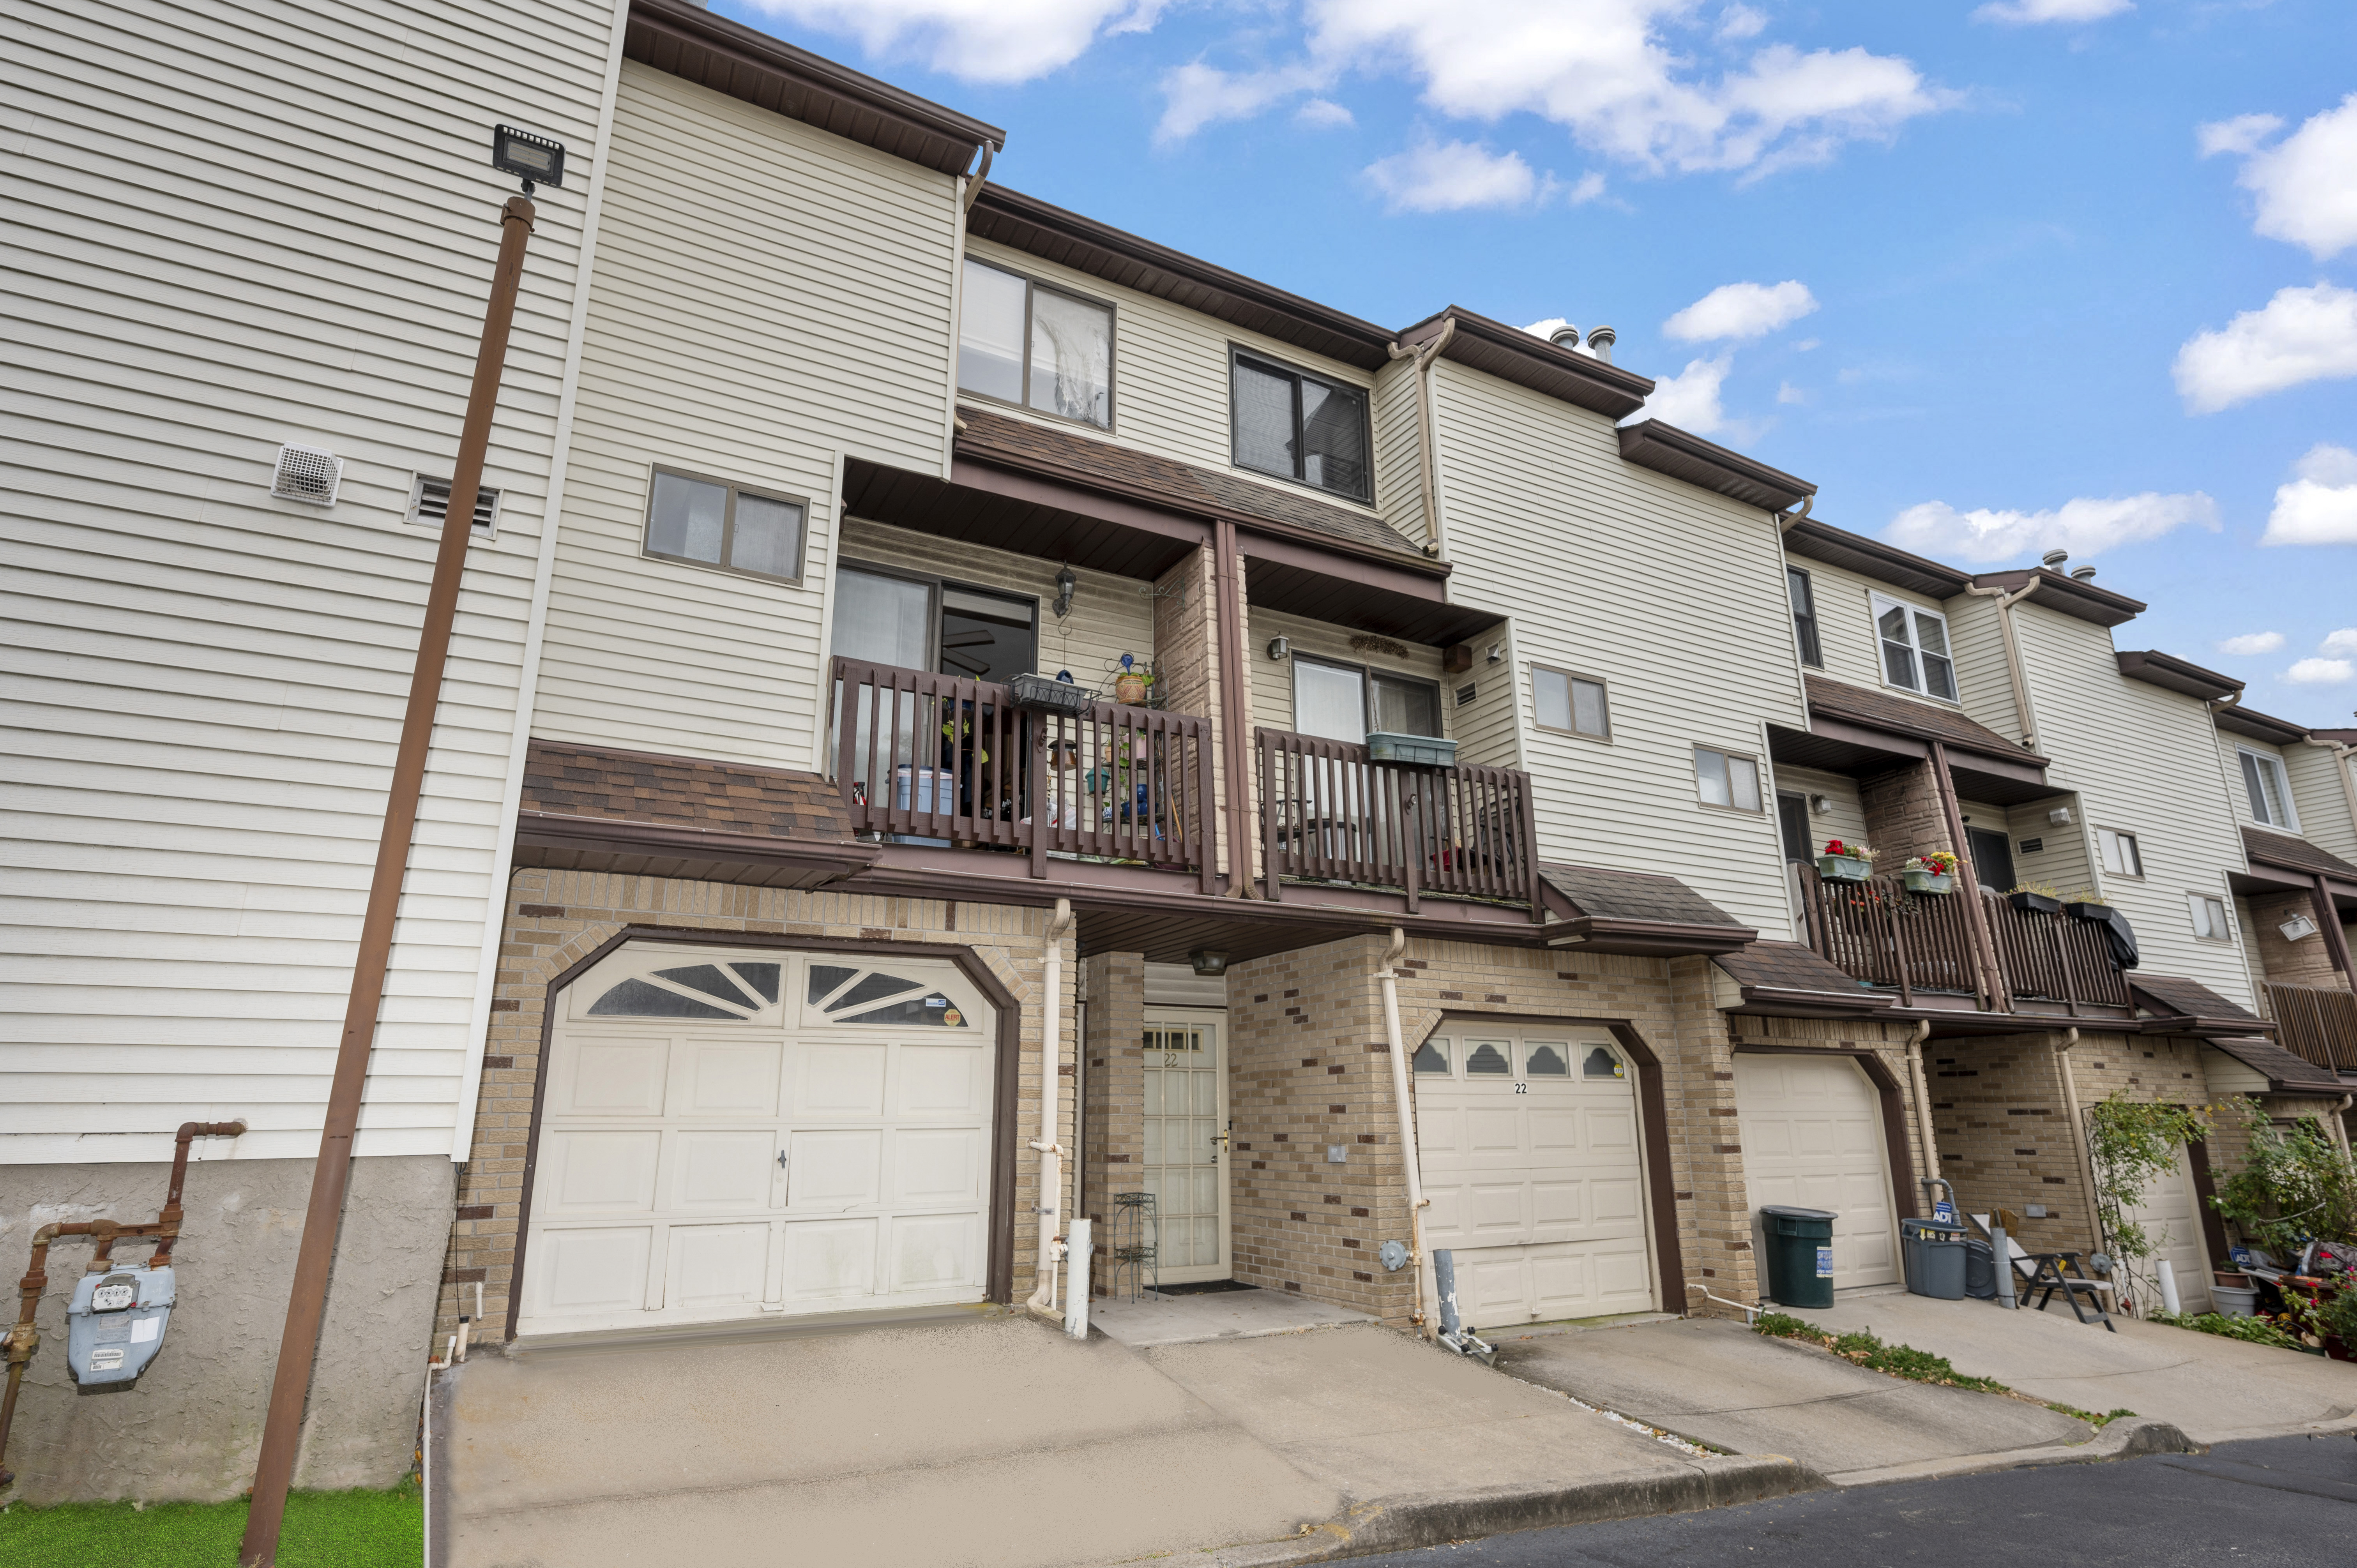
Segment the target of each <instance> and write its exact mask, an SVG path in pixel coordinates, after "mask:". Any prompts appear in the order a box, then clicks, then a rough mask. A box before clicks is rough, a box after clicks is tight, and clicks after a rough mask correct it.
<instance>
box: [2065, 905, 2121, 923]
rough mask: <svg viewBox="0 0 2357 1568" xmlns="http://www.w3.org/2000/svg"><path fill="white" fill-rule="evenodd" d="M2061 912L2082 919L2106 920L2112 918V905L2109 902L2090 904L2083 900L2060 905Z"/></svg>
mask: <svg viewBox="0 0 2357 1568" xmlns="http://www.w3.org/2000/svg"><path fill="white" fill-rule="evenodd" d="M2062 912H2063V913H2064V914H2066V915H2073V916H2076V917H2077V918H2080V919H2082V920H2096V921H2102V920H2108V919H2110V918H2112V907H2111V906H2110V905H2109V904H2090V903H2085V902H2082V903H2077V904H2065V905H2063V906H2062Z"/></svg>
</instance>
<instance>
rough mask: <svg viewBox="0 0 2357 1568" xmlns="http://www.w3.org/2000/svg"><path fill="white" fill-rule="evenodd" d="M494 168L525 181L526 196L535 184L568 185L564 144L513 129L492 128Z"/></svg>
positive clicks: (508, 126)
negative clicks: (566, 181)
mask: <svg viewBox="0 0 2357 1568" xmlns="http://www.w3.org/2000/svg"><path fill="white" fill-rule="evenodd" d="M491 166H492V167H493V168H495V169H498V170H499V171H500V173H501V174H511V175H513V176H515V177H517V178H518V179H520V180H522V181H523V193H524V194H525V195H526V196H530V195H531V194H532V188H533V185H534V184H540V185H554V186H559V187H561V186H563V185H564V184H565V144H564V143H562V142H553V141H550V140H549V139H548V138H547V137H546V136H535V135H533V134H532V133H531V132H530V131H519V130H517V129H516V128H515V127H514V126H513V125H495V126H493V127H492V128H491Z"/></svg>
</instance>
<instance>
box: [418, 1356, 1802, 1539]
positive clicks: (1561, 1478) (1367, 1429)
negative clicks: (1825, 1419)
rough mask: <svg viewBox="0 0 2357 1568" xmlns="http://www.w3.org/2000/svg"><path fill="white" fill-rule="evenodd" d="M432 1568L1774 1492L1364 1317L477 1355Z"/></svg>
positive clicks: (1240, 1525) (1261, 1530)
mask: <svg viewBox="0 0 2357 1568" xmlns="http://www.w3.org/2000/svg"><path fill="white" fill-rule="evenodd" d="M440 1405H441V1409H440V1413H439V1416H438V1419H437V1421H436V1472H437V1473H436V1487H435V1496H436V1509H437V1510H438V1513H439V1515H440V1517H439V1518H438V1519H437V1521H436V1537H437V1539H438V1540H439V1541H441V1542H442V1543H443V1549H442V1552H441V1555H440V1560H439V1561H440V1565H441V1568H615V1565H620V1564H631V1563H648V1564H669V1563H691V1562H702V1561H720V1562H757V1563H768V1562H775V1561H780V1560H783V1558H782V1557H781V1553H782V1554H783V1555H784V1556H785V1557H790V1558H791V1560H792V1561H795V1562H810V1563H860V1564H862V1565H863V1568H898V1565H900V1564H907V1565H909V1568H916V1565H919V1564H923V1565H928V1568H966V1565H972V1568H996V1565H1002V1564H1004V1565H1007V1568H1035V1565H1036V1568H1067V1565H1069V1568H1080V1565H1082V1564H1095V1563H1121V1562H1127V1561H1130V1560H1133V1559H1137V1558H1144V1557H1153V1556H1161V1555H1165V1554H1173V1553H1181V1552H1186V1553H1197V1552H1206V1549H1213V1550H1210V1551H1209V1552H1208V1554H1206V1555H1203V1556H1200V1557H1199V1558H1198V1559H1197V1560H1198V1561H1199V1562H1202V1563H1207V1564H1227V1565H1233V1568H1243V1565H1246V1564H1252V1565H1274V1564H1291V1563H1308V1562H1315V1561H1321V1560H1324V1559H1326V1558H1329V1557H1333V1556H1338V1555H1346V1554H1353V1553H1358V1552H1368V1551H1375V1550H1390V1549H1394V1548H1404V1547H1412V1546H1421V1545H1428V1544H1433V1543H1436V1542H1439V1541H1448V1540H1451V1539H1455V1538H1458V1537H1460V1536H1466V1535H1474V1534H1482V1533H1488V1532H1491V1531H1494V1530H1512V1529H1522V1528H1528V1527H1530V1526H1533V1525H1547V1524H1561V1523H1571V1522H1577V1521H1579V1520H1593V1519H1612V1518H1630V1517H1635V1516H1638V1515H1641V1514H1647V1513H1658V1512H1668V1511H1674V1510H1678V1509H1691V1508H1700V1507H1710V1506H1716V1505H1717V1504H1720V1503H1726V1502H1736V1501H1749V1500H1752V1499H1754V1498H1761V1497H1770V1496H1776V1495H1781V1493H1784V1492H1788V1491H1791V1490H1792V1489H1794V1488H1795V1487H1800V1486H1805V1485H1807V1484H1809V1478H1808V1477H1807V1476H1806V1474H1805V1473H1804V1472H1803V1471H1802V1470H1801V1469H1800V1468H1799V1466H1795V1465H1793V1464H1792V1463H1791V1462H1790V1461H1789V1460H1783V1459H1743V1458H1728V1457H1724V1456H1711V1457H1707V1458H1695V1457H1694V1456H1692V1455H1687V1454H1685V1453H1683V1452H1681V1451H1679V1450H1677V1449H1674V1448H1672V1447H1670V1446H1668V1445H1666V1444H1662V1443H1659V1442H1656V1441H1654V1440H1652V1439H1651V1438H1648V1437H1645V1436H1643V1435H1641V1434H1637V1433H1635V1432H1632V1431H1631V1430H1630V1429H1628V1428H1626V1427H1623V1426H1620V1425H1617V1424H1615V1423H1611V1422H1609V1421H1607V1420H1606V1419H1605V1418H1604V1417H1602V1416H1600V1415H1598V1414H1595V1413H1594V1412H1588V1411H1584V1410H1581V1409H1580V1408H1578V1407H1577V1406H1576V1405H1573V1404H1571V1403H1569V1402H1566V1401H1565V1400H1563V1399H1562V1398H1560V1397H1558V1396H1556V1395H1555V1394H1553V1393H1550V1392H1547V1391H1544V1390H1541V1389H1537V1388H1534V1387H1532V1386H1530V1385H1528V1384H1524V1383H1522V1382H1518V1381H1516V1380H1512V1379H1510V1378H1504V1377H1501V1376H1499V1375H1498V1374H1497V1373H1495V1372H1492V1371H1491V1370H1490V1369H1487V1368H1484V1367H1481V1366H1480V1365H1479V1364H1477V1363H1473V1362H1469V1361H1465V1360H1461V1359H1457V1358H1455V1357H1451V1356H1448V1355H1446V1354H1445V1353H1443V1352H1440V1351H1437V1350H1435V1349H1433V1348H1429V1347H1426V1346H1424V1345H1421V1344H1418V1343H1416V1342H1415V1341H1413V1340H1411V1339H1409V1338H1408V1337H1405V1336H1404V1335H1400V1334H1397V1333H1394V1332H1393V1331H1392V1330H1389V1329H1385V1328H1382V1327H1379V1326H1373V1325H1371V1324H1362V1325H1356V1326H1340V1327H1329V1328H1322V1329H1313V1330H1308V1331H1305V1332H1298V1333H1293V1334H1279V1335H1264V1336H1258V1337H1224V1338H1219V1339H1214V1340H1211V1341H1208V1342H1200V1343H1194V1344H1177V1345H1165V1346H1160V1347H1157V1348H1149V1349H1145V1350H1139V1349H1133V1348H1129V1347H1126V1346H1124V1345H1121V1344H1118V1343H1115V1342H1113V1341H1111V1340H1108V1339H1105V1338H1103V1337H1097V1338H1092V1340H1091V1341H1090V1342H1089V1343H1087V1344H1085V1345H1079V1344H1074V1343H1072V1342H1071V1341H1070V1340H1068V1339H1066V1338H1064V1337H1062V1336H1061V1335H1060V1334H1059V1333H1057V1332H1056V1331H1055V1330H1054V1329H1053V1328H1051V1327H1049V1326H1046V1325H1044V1324H1040V1323H1037V1322H1033V1321H1031V1320H1029V1319H1028V1318H1023V1317H1018V1316H1005V1315H992V1316H981V1317H977V1319H976V1320H974V1321H971V1322H967V1323H963V1324H958V1325H955V1326H915V1327H902V1328H895V1329H882V1330H874V1331H867V1332H846V1333H839V1334H833V1335H828V1336H824V1337H810V1336H801V1337H780V1338H777V1339H773V1340H762V1341H744V1340H737V1341H728V1342H716V1343H709V1344H673V1345H657V1346H638V1347H625V1348H616V1349H611V1350H600V1349H592V1348H565V1349H558V1350H537V1351H525V1352H522V1353H519V1354H516V1355H513V1356H509V1357H500V1356H496V1355H479V1356H478V1357H476V1358H475V1359H473V1360H471V1361H470V1362H468V1364H467V1365H466V1366H465V1367H463V1368H460V1369H457V1372H456V1373H455V1374H454V1375H452V1376H451V1377H450V1378H449V1379H448V1380H447V1383H446V1385H445V1391H444V1394H443V1397H442V1399H441V1401H440Z"/></svg>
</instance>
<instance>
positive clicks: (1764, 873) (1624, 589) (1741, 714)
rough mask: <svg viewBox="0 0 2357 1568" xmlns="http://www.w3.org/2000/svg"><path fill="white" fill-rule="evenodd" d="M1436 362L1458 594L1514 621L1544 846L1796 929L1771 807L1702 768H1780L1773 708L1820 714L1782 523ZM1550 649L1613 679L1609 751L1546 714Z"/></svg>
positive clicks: (1587, 422)
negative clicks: (1703, 757)
mask: <svg viewBox="0 0 2357 1568" xmlns="http://www.w3.org/2000/svg"><path fill="white" fill-rule="evenodd" d="M1435 375H1436V376H1437V379H1438V381H1440V383H1441V385H1442V388H1443V395H1442V397H1441V399H1440V405H1439V406H1440V420H1441V458H1442V467H1443V471H1444V473H1445V475H1446V479H1445V493H1446V495H1447V497H1448V502H1447V524H1448V540H1449V554H1450V557H1451V559H1452V560H1453V561H1454V562H1455V564H1456V573H1455V575H1454V576H1453V577H1452V579H1451V581H1450V585H1449V594H1450V596H1451V597H1452V598H1454V599H1457V600H1458V601H1460V602H1462V603H1467V604H1476V605H1481V606H1484V607H1491V608H1495V609H1497V610H1499V611H1501V613H1505V614H1509V615H1512V617H1513V619H1514V628H1515V630H1514V652H1515V659H1516V671H1515V678H1516V683H1517V687H1518V691H1517V699H1518V700H1519V701H1520V702H1521V703H1523V719H1524V725H1525V727H1524V731H1523V735H1524V746H1525V748H1526V750H1525V762H1524V766H1525V768H1528V770H1529V771H1530V773H1531V774H1532V776H1533V778H1534V780H1535V793H1536V796H1537V802H1538V829H1539V848H1540V852H1541V854H1543V855H1544V857H1545V858H1546V859H1548V860H1554V861H1566V862H1571V863H1574V864H1580V865H1601V866H1618V867H1620V868H1623V869H1628V870H1639V871H1655V872H1657V871H1663V870H1668V871H1670V872H1672V873H1673V874H1674V875H1677V876H1678V877H1679V878H1680V879H1682V880H1684V882H1686V883H1687V884H1688V885H1689V886H1693V887H1694V888H1695V891H1697V892H1698V893H1700V894H1702V896H1703V897H1706V898H1708V899H1710V900H1711V901H1712V902H1713V903H1715V904H1717V906H1718V907H1719V908H1722V909H1725V910H1726V911H1727V913H1728V914H1730V915H1732V916H1733V917H1735V918H1737V919H1738V920H1741V921H1743V922H1744V923H1745V924H1747V925H1756V926H1759V927H1760V928H1761V929H1765V930H1770V931H1779V932H1781V931H1783V930H1786V929H1790V922H1791V916H1790V910H1789V907H1788V904H1787V900H1786V896H1785V891H1784V878H1783V873H1782V863H1783V855H1782V852H1781V849H1780V847H1779V846H1778V843H1777V833H1776V825H1775V818H1774V813H1773V811H1772V810H1762V811H1758V812H1737V811H1720V810H1714V809H1711V808H1709V807H1706V806H1704V805H1703V804H1702V803H1701V802H1700V800H1699V799H1698V798H1697V795H1696V790H1695V768H1694V747H1695V746H1696V745H1704V746H1717V747H1719V748H1721V749H1723V750H1727V751H1733V752H1740V753H1743V754H1745V755H1748V756H1751V757H1759V758H1760V761H1761V764H1762V768H1763V774H1764V771H1765V768H1766V764H1767V757H1766V755H1765V754H1766V749H1767V747H1766V743H1765V737H1764V736H1763V734H1762V731H1761V725H1762V723H1763V721H1766V722H1772V723H1776V724H1781V725H1788V726H1790V727H1792V728H1795V729H1800V728H1805V727H1806V719H1805V717H1804V714H1803V704H1802V696H1801V690H1800V676H1799V671H1798V669H1797V667H1796V666H1795V664H1794V663H1793V659H1792V618H1791V607H1790V603H1789V601H1788V599H1787V597H1786V595H1785V587H1784V576H1783V572H1782V569H1781V561H1780V558H1779V552H1778V548H1777V534H1776V528H1775V524H1774V523H1773V522H1772V521H1770V519H1769V517H1768V515H1767V514H1766V513H1765V512H1763V511H1760V510H1758V509H1756V508H1752V507H1746V506H1740V505H1738V504H1737V503H1735V502H1732V501H1729V500H1727V499H1724V498H1721V497H1718V496H1716V495H1713V494H1711V493H1710V492H1708V491H1706V490H1703V489H1698V488H1696V487H1695V486H1691V485H1686V484H1683V483H1681V482H1679V481H1678V480H1675V479H1671V478H1666V477H1664V476H1663V475H1659V474H1655V473H1653V472H1652V471H1651V470H1648V469H1643V468H1638V467H1631V465H1629V464H1627V463H1624V462H1623V461H1622V460H1621V458H1620V445H1619V441H1618V438H1617V437H1616V436H1615V435H1614V433H1613V427H1612V423H1611V421H1609V419H1606V418H1604V417H1602V416H1601V415H1598V414H1594V413H1587V412H1586V411H1584V410H1581V409H1577V408H1574V407H1572V406H1570V405H1568V404H1566V403H1560V402H1557V401H1555V400H1554V399H1550V398H1545V397H1541V396H1539V395H1538V394H1536V393H1534V392H1528V391H1525V390H1524V389H1523V388H1520V387H1516V386H1513V385H1512V384H1511V383H1509V382H1506V381H1500V380H1498V379H1497V378H1495V377H1491V376H1489V375H1486V374H1484V373H1482V372H1480V371H1470V370H1468V369H1467V368H1465V367H1463V366H1461V365H1457V364H1454V363H1451V362H1448V361H1446V360H1444V361H1442V363H1441V364H1440V365H1439V367H1438V368H1437V371H1435ZM1534 663H1540V664H1551V665H1555V666H1557V667H1559V668H1563V669H1567V670H1574V671H1580V672H1582V673H1586V674H1591V675H1595V676H1598V677H1600V678H1601V679H1603V680H1604V681H1605V682H1607V685H1608V687H1609V692H1610V694H1611V704H1612V731H1613V738H1612V741H1611V743H1610V744H1609V745H1603V744H1598V742H1595V741H1592V740H1587V739H1585V738H1582V737H1579V736H1562V735H1552V734H1548V733H1546V732H1544V731H1541V730H1538V729H1536V728H1534V727H1531V726H1530V723H1529V721H1530V714H1531V709H1530V707H1529V703H1530V701H1531V695H1530V666H1531V665H1532V664H1534ZM1767 782H1768V780H1767V779H1766V778H1765V777H1764V776H1763V779H1762V784H1763V789H1764V787H1765V785H1766V783H1767Z"/></svg>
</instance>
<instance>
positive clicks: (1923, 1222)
mask: <svg viewBox="0 0 2357 1568" xmlns="http://www.w3.org/2000/svg"><path fill="white" fill-rule="evenodd" d="M1899 1247H1900V1255H1901V1256H1902V1257H1903V1258H1904V1259H1905V1261H1906V1264H1907V1288H1908V1289H1909V1290H1910V1291H1912V1292H1913V1293H1914V1294H1917V1295H1928V1296H1933V1297H1936V1298H1937V1299H1939V1300H1941V1301H1962V1300H1964V1256H1965V1251H1966V1248H1965V1246H1964V1227H1963V1226H1961V1225H1958V1224H1955V1223H1953V1222H1952V1221H1950V1220H1945V1219H1906V1220H1901V1221H1900V1226H1899Z"/></svg>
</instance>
